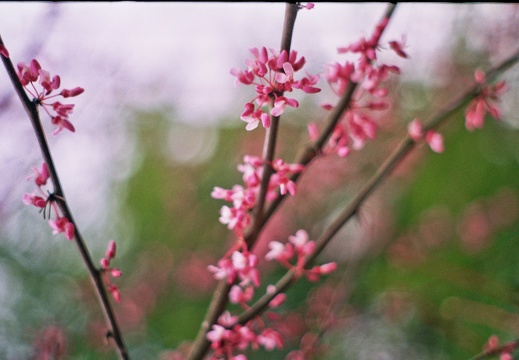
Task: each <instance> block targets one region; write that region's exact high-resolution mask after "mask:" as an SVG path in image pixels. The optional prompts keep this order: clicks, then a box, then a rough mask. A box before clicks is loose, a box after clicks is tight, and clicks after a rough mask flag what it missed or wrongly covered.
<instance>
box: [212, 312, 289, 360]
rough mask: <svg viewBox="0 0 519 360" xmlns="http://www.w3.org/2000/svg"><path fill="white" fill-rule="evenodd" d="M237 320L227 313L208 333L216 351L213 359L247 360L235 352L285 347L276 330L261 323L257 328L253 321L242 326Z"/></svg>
mask: <svg viewBox="0 0 519 360" xmlns="http://www.w3.org/2000/svg"><path fill="white" fill-rule="evenodd" d="M237 320H238V318H237V317H235V316H231V314H230V313H229V312H228V311H226V312H224V313H223V314H222V316H220V318H219V319H218V324H215V325H213V326H212V329H211V331H209V332H208V333H207V339H208V340H209V341H210V342H211V348H212V349H213V350H214V352H213V354H212V356H211V359H215V360H216V359H222V358H224V359H231V360H246V359H247V357H246V356H245V355H243V354H238V355H235V352H243V351H245V350H246V349H247V348H249V347H250V348H252V349H254V350H257V349H259V347H260V346H262V347H263V348H264V349H266V350H268V351H271V350H274V349H276V348H281V347H283V341H282V339H281V335H280V334H279V333H278V332H277V331H276V330H274V329H272V328H268V327H265V326H264V325H263V324H262V323H261V322H258V324H257V326H255V325H256V324H254V323H253V321H250V322H249V323H248V324H247V325H240V324H237Z"/></svg>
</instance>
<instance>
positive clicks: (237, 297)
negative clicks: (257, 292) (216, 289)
mask: <svg viewBox="0 0 519 360" xmlns="http://www.w3.org/2000/svg"><path fill="white" fill-rule="evenodd" d="M253 296H254V288H253V287H252V286H247V287H245V289H242V288H241V287H240V286H238V285H233V286H232V287H231V290H230V291H229V300H230V301H231V303H233V304H243V303H247V302H249V301H251V299H252V297H253Z"/></svg>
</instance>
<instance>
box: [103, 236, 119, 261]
mask: <svg viewBox="0 0 519 360" xmlns="http://www.w3.org/2000/svg"><path fill="white" fill-rule="evenodd" d="M116 250H117V244H116V242H115V241H114V240H110V241H109V242H108V248H107V249H106V252H105V255H106V258H107V259H113V258H114V257H115V253H116Z"/></svg>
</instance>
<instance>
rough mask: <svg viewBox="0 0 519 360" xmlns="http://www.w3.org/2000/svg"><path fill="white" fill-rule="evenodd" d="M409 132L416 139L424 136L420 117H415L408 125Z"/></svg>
mask: <svg viewBox="0 0 519 360" xmlns="http://www.w3.org/2000/svg"><path fill="white" fill-rule="evenodd" d="M407 133H408V134H409V137H410V138H411V139H413V140H414V141H417V140H420V139H421V138H422V136H423V125H422V123H421V122H420V120H418V119H416V118H415V119H414V120H413V121H411V122H410V123H409V125H408V126H407Z"/></svg>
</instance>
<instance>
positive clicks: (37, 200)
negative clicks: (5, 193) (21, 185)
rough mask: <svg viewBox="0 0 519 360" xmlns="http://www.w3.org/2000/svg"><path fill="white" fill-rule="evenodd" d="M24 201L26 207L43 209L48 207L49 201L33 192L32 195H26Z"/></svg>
mask: <svg viewBox="0 0 519 360" xmlns="http://www.w3.org/2000/svg"><path fill="white" fill-rule="evenodd" d="M22 201H23V203H24V204H25V205H34V206H36V207H39V208H42V209H43V208H45V207H46V206H47V200H45V199H44V198H42V197H41V196H38V195H36V192H33V193H32V194H24V195H23V197H22Z"/></svg>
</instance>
